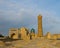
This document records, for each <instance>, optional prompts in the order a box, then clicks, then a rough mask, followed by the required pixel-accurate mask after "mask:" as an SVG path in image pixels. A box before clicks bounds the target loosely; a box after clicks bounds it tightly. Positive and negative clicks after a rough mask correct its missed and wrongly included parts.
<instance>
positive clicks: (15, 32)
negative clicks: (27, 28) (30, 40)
mask: <svg viewBox="0 0 60 48" xmlns="http://www.w3.org/2000/svg"><path fill="white" fill-rule="evenodd" d="M9 37H10V38H12V39H18V28H10V29H9Z"/></svg>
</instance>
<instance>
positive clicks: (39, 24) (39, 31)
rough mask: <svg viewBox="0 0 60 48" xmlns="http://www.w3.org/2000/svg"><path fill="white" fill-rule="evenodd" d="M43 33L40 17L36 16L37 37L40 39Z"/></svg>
mask: <svg viewBox="0 0 60 48" xmlns="http://www.w3.org/2000/svg"><path fill="white" fill-rule="evenodd" d="M42 36H43V32H42V16H41V15H39V16H38V37H42Z"/></svg>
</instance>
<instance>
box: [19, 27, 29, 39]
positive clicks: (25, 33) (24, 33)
mask: <svg viewBox="0 0 60 48" xmlns="http://www.w3.org/2000/svg"><path fill="white" fill-rule="evenodd" d="M19 34H20V36H21V39H24V40H25V39H27V37H28V35H29V31H28V29H27V28H25V27H22V28H20V30H19Z"/></svg>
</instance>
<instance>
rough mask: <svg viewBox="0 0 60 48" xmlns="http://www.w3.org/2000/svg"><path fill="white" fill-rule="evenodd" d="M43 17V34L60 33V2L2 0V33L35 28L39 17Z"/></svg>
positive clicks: (0, 4)
mask: <svg viewBox="0 0 60 48" xmlns="http://www.w3.org/2000/svg"><path fill="white" fill-rule="evenodd" d="M39 14H41V15H42V17H43V32H44V34H46V33H47V32H50V33H51V34H53V33H54V34H55V33H57V34H58V33H60V0H0V33H1V34H3V35H7V34H8V32H9V28H21V27H22V26H24V27H27V28H29V29H31V28H35V30H36V32H37V16H38V15H39Z"/></svg>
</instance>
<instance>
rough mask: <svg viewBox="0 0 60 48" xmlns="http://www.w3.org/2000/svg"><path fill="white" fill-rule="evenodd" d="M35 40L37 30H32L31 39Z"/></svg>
mask: <svg viewBox="0 0 60 48" xmlns="http://www.w3.org/2000/svg"><path fill="white" fill-rule="evenodd" d="M34 38H35V29H33V28H32V29H31V31H30V39H34Z"/></svg>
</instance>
